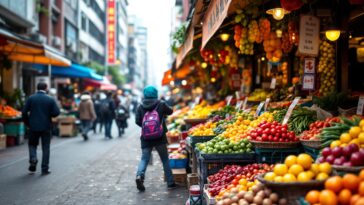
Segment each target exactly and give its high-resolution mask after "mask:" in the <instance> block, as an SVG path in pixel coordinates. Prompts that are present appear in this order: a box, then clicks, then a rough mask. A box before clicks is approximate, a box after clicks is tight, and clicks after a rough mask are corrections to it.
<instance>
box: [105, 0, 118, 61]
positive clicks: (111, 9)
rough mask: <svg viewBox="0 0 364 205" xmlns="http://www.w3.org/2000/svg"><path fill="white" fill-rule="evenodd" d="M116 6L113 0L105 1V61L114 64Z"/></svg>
mask: <svg viewBox="0 0 364 205" xmlns="http://www.w3.org/2000/svg"><path fill="white" fill-rule="evenodd" d="M115 43H116V6H115V0H108V1H107V62H108V64H115V61H116V57H115Z"/></svg>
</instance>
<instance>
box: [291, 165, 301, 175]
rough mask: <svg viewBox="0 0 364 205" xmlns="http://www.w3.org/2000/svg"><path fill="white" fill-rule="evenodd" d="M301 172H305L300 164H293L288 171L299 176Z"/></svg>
mask: <svg viewBox="0 0 364 205" xmlns="http://www.w3.org/2000/svg"><path fill="white" fill-rule="evenodd" d="M301 172H303V167H302V166H301V165H299V164H294V165H292V166H291V167H290V168H289V170H288V173H290V174H293V175H295V176H297V175H298V174H299V173H301Z"/></svg>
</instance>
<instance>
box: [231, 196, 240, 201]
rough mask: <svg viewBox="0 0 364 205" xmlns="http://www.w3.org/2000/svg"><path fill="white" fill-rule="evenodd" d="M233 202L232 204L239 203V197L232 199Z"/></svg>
mask: <svg viewBox="0 0 364 205" xmlns="http://www.w3.org/2000/svg"><path fill="white" fill-rule="evenodd" d="M231 201H232V202H235V203H236V202H238V201H239V197H237V196H233V197H232V198H231Z"/></svg>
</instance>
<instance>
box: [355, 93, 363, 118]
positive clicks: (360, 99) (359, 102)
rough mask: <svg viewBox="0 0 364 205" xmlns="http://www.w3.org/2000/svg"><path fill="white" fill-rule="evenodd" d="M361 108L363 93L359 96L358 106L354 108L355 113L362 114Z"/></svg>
mask: <svg viewBox="0 0 364 205" xmlns="http://www.w3.org/2000/svg"><path fill="white" fill-rule="evenodd" d="M363 109H364V95H362V96H360V97H359V101H358V108H357V109H356V114H357V115H363Z"/></svg>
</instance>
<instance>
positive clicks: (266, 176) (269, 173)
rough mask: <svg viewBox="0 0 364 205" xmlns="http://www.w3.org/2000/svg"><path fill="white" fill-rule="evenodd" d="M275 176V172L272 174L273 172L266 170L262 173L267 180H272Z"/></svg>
mask: <svg viewBox="0 0 364 205" xmlns="http://www.w3.org/2000/svg"><path fill="white" fill-rule="evenodd" d="M275 177H276V174H274V172H268V173H266V174H265V175H264V179H265V180H268V181H273V180H274V178H275Z"/></svg>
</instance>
